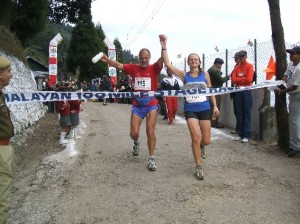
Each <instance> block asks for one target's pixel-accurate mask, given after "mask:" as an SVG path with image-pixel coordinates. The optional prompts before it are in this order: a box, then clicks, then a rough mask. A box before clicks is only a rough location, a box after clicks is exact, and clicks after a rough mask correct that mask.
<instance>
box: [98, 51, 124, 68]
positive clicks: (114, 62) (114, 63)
mask: <svg viewBox="0 0 300 224" xmlns="http://www.w3.org/2000/svg"><path fill="white" fill-rule="evenodd" d="M100 61H102V62H106V63H107V64H109V65H110V66H112V67H115V68H117V69H119V70H124V67H123V64H121V63H120V62H118V61H115V60H111V59H109V58H108V57H107V55H105V54H103V56H102V58H101V59H100Z"/></svg>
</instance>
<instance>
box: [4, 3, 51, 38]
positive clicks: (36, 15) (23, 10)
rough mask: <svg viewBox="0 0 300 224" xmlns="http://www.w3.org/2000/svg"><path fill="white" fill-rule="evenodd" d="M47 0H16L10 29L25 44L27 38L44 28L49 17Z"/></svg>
mask: <svg viewBox="0 0 300 224" xmlns="http://www.w3.org/2000/svg"><path fill="white" fill-rule="evenodd" d="M47 7H48V1H47V0H19V1H15V5H14V8H13V9H11V11H12V14H11V15H10V16H11V18H9V19H8V20H10V21H11V23H10V30H11V31H13V32H14V33H15V34H16V35H17V37H18V38H19V39H20V41H21V43H22V44H24V43H25V42H26V40H28V39H29V38H32V37H33V36H34V35H35V34H37V33H39V32H40V31H42V30H43V28H44V25H45V23H46V19H47V14H48V12H47Z"/></svg>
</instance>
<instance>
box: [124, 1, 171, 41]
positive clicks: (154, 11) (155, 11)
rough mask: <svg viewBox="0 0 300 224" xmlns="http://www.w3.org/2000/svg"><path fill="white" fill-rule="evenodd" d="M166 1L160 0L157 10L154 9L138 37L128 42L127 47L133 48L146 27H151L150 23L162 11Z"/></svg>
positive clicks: (139, 31) (140, 29) (137, 34)
mask: <svg viewBox="0 0 300 224" xmlns="http://www.w3.org/2000/svg"><path fill="white" fill-rule="evenodd" d="M165 1H166V0H160V1H159V2H158V3H157V4H156V6H155V8H154V9H153V11H152V13H151V14H150V16H148V18H147V19H146V20H145V21H144V23H143V24H142V25H141V26H140V28H139V29H138V31H137V33H136V35H135V36H134V37H133V38H132V39H131V40H128V42H127V44H126V45H127V47H129V46H131V45H132V44H133V43H134V41H136V40H137V39H138V37H139V36H140V35H141V34H142V33H143V32H144V30H145V29H146V27H147V26H148V25H149V23H150V22H151V20H153V19H154V17H155V16H156V14H157V13H158V12H159V10H160V9H161V7H162V6H163V4H164V3H165Z"/></svg>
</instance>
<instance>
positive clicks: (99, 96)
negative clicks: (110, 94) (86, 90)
mask: <svg viewBox="0 0 300 224" xmlns="http://www.w3.org/2000/svg"><path fill="white" fill-rule="evenodd" d="M95 97H96V98H98V99H103V98H105V93H96V94H95Z"/></svg>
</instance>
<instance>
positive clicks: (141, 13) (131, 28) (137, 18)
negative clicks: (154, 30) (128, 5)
mask: <svg viewBox="0 0 300 224" xmlns="http://www.w3.org/2000/svg"><path fill="white" fill-rule="evenodd" d="M150 1H151V0H148V2H147V3H146V5H145V7H144V9H143V10H142V11H141V12H140V14H139V15H138V16H137V17H136V19H135V21H134V23H133V24H132V26H131V27H130V29H129V31H128V32H127V40H128V37H129V34H130V32H131V31H132V30H133V28H134V27H135V25H136V23H137V21H139V18H140V17H141V16H142V15H143V13H144V11H145V10H146V9H147V7H148V5H149V3H150Z"/></svg>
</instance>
